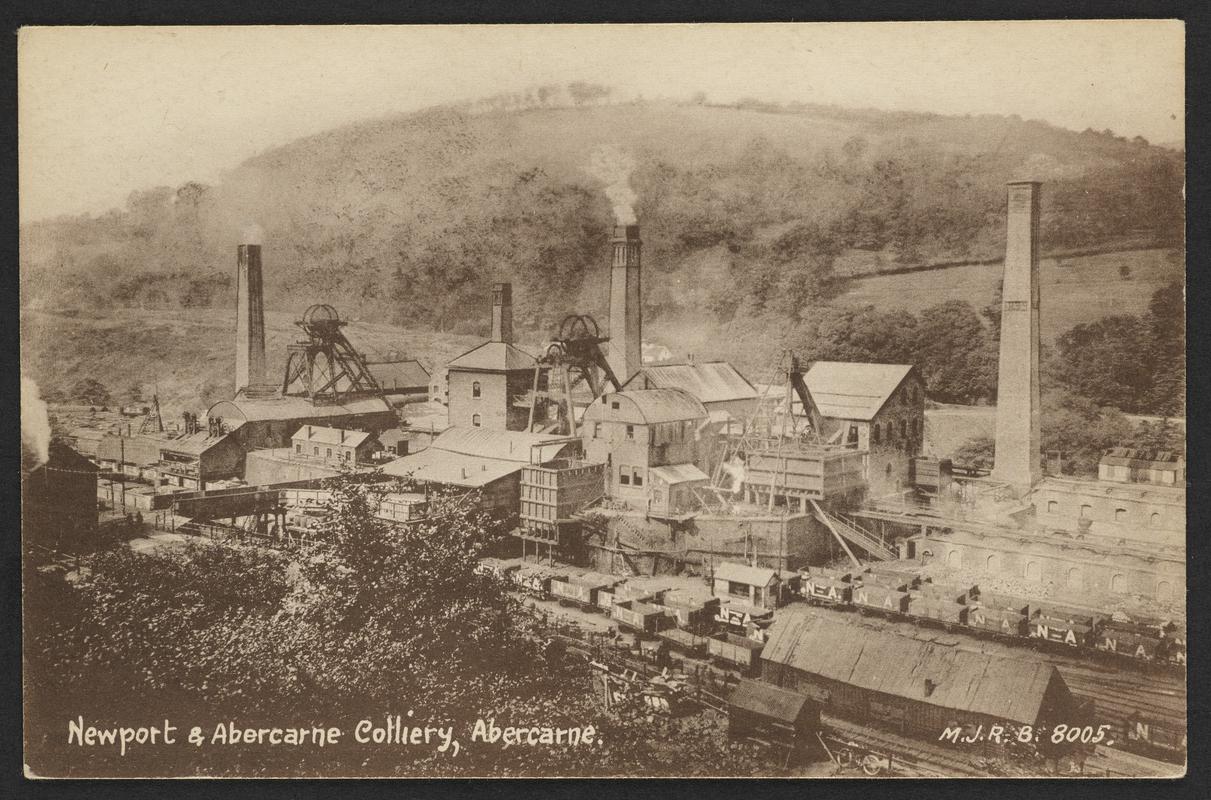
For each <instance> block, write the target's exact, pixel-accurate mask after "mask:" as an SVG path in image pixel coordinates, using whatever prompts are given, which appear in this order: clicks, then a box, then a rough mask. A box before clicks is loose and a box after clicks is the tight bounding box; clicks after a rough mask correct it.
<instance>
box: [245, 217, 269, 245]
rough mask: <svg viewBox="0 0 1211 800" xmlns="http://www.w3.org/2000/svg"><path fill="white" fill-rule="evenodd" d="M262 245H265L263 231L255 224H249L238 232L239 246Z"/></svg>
mask: <svg viewBox="0 0 1211 800" xmlns="http://www.w3.org/2000/svg"><path fill="white" fill-rule="evenodd" d="M264 243H265V231H264V230H262V229H261V226H260V225H257V224H256V223H255V222H251V223H249V224H247V225H245V226H244V229H243V230H242V231H240V244H264Z"/></svg>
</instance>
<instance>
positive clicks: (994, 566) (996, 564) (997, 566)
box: [984, 553, 1001, 572]
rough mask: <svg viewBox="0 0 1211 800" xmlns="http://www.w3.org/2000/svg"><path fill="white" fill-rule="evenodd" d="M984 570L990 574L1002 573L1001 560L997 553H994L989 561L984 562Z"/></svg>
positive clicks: (989, 557)
mask: <svg viewBox="0 0 1211 800" xmlns="http://www.w3.org/2000/svg"><path fill="white" fill-rule="evenodd" d="M984 569H985V570H986V571H988V572H1000V571H1001V559H1000V558H999V557H998V556H997V554H996V553H993V554H992V555H990V556H988V559H987V560H986V561H985V562H984Z"/></svg>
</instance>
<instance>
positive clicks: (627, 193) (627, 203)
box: [587, 144, 638, 225]
mask: <svg viewBox="0 0 1211 800" xmlns="http://www.w3.org/2000/svg"><path fill="white" fill-rule="evenodd" d="M587 171H588V173H589V174H590V175H592V176H593V177H594V178H596V179H597V180H599V181H601V182H602V183H604V184H605V192H606V197H608V198H610V203H611V204H612V205H613V206H614V219H615V221H617V223H618V224H619V225H634V224H635V223H636V222H637V221H638V220H637V219H636V218H635V200H636V199H637V198H636V196H635V190H634V189H632V188H631V173H632V172H634V171H635V159H634V158H632V157H631V155H630V154H629V153H625V152H623V151H622V150H621V149H619V148H618V146H617V145H612V144H608V145H600V146H598V147H596V148H594V149H593V152H592V153H590V154H589V166H588V168H587Z"/></svg>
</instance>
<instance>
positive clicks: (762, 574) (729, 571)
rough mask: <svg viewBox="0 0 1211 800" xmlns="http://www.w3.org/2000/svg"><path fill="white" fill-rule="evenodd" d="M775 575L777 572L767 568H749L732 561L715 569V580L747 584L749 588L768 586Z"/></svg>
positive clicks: (746, 565)
mask: <svg viewBox="0 0 1211 800" xmlns="http://www.w3.org/2000/svg"><path fill="white" fill-rule="evenodd" d="M777 574H778V572H777V570H773V569H770V568H768V567H750V566H749V565H748V564H736V563H734V562H732V561H725V562H724V563H722V564H720V565H719V566H717V567H715V579H716V580H724V581H735V582H736V583H747V584H748V585H749V586H769V585H770V584H771V583H772V582H773V580H774V577H775V576H777Z"/></svg>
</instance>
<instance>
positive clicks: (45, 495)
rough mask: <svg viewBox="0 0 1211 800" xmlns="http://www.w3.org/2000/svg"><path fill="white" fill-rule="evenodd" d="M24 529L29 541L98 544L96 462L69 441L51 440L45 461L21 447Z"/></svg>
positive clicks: (83, 547) (70, 547)
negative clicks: (40, 460)
mask: <svg viewBox="0 0 1211 800" xmlns="http://www.w3.org/2000/svg"><path fill="white" fill-rule="evenodd" d="M22 460H23V462H24V463H23V466H24V467H25V468H24V469H23V470H22V475H21V529H22V533H23V536H24V539H25V542H26V544H28V545H34V546H37V547H40V548H46V549H49V550H57V551H60V552H81V551H87V550H91V549H92V548H93V547H94V546H95V538H96V537H95V535H96V531H97V467H96V465H95V464H93V463H92V462H91V461H90V460H89V459H88V458H86V457H85V456H83V455H81V454H80V453H77V452H76V451H75V450H74V449H73V448H71V447H69V446H68V445H67V444H64V443H63V442H59V441H52V442H51V443H50V447H49V449H48V453H47V459H46V461H45V462H43V463H40V464H39V463H35V459H34V458H33V456H32V454H28V453H26V452H23V453H22Z"/></svg>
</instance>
